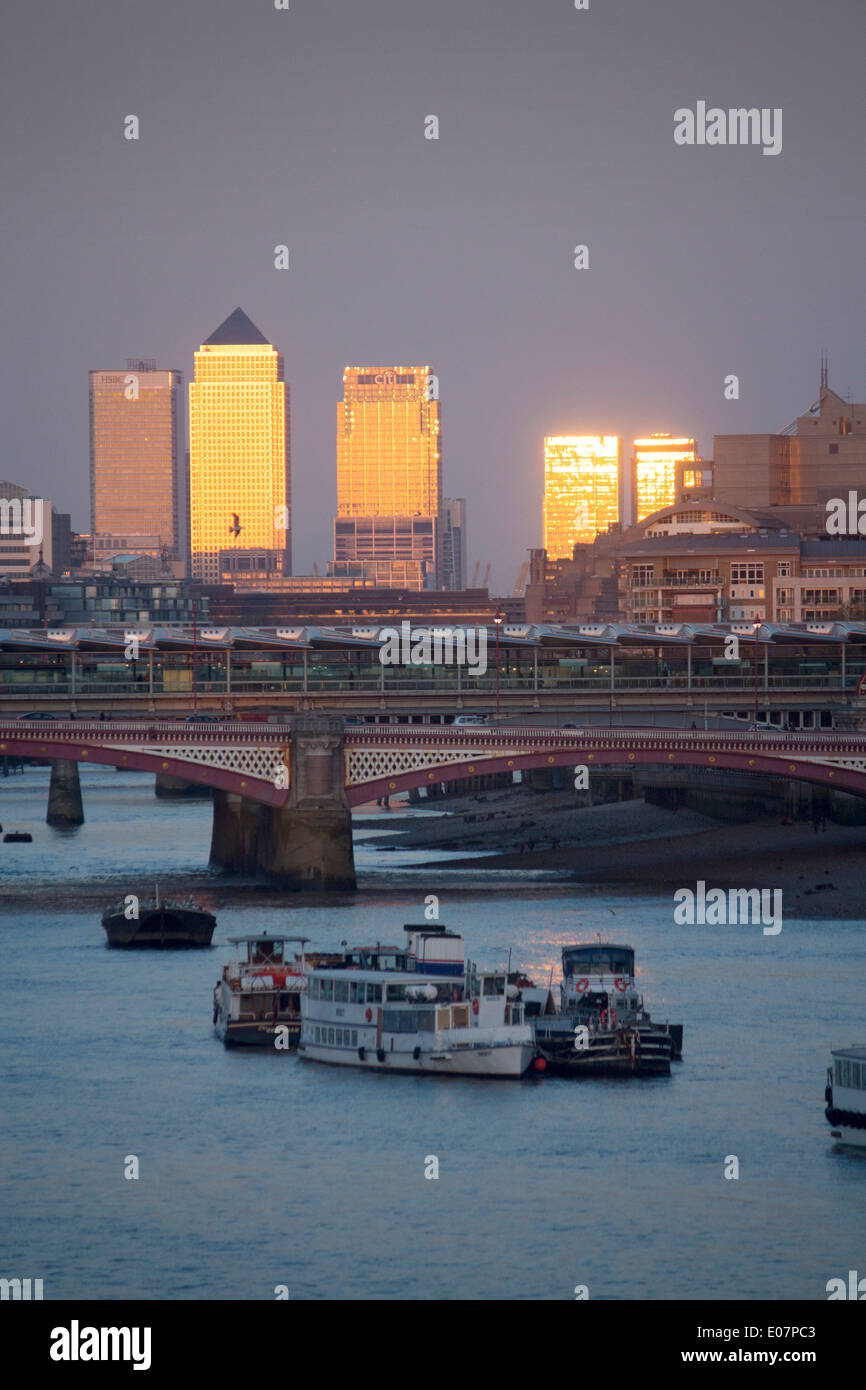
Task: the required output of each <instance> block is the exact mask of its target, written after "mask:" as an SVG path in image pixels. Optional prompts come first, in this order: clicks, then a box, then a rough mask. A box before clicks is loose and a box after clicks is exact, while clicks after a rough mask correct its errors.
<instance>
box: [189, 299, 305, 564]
mask: <svg viewBox="0 0 866 1390" xmlns="http://www.w3.org/2000/svg"><path fill="white" fill-rule="evenodd" d="M189 435H190V454H189V498H190V553H191V566H192V575H193V578H195V579H198V580H201V581H203V582H206V583H217V582H219V580H220V578H221V577H222V576H224V575H225V576H230V577H231V579H232V580H233V581H234V582H235V583H244V582H255V580H256V578H257V577H266V576H268V575H273V574H290V573H291V469H290V437H289V388H288V385H287V384H286V381H285V374H284V367H283V358H282V354H281V353H279V352H278V351H277V349H276V348H275V347H274V346H273V344H271V343H269V342H268V341H267V339H266V338H265V337H264V336H263V335H262V333H261V332H260V331H259V329H258V328H256V326H255V325H254V324H253V323H251V322H250V320H249V319H248V318H247V315H246V314H245V313H244V312H243V310H242V309H235V311H234V313H232V314H230V315H229V317H228V318H227V319H226V320H225V321H224V322H223V323H221V324H220V326H219V328H217V329H216V331H215V332H214V333H212V334H211V336H210V337H209V338H207V339H206V340H205V341H204V342H203V343H202V345H201V347H200V348H199V350H198V352H197V353H196V354H195V379H194V381H192V382H191V383H190V388H189Z"/></svg>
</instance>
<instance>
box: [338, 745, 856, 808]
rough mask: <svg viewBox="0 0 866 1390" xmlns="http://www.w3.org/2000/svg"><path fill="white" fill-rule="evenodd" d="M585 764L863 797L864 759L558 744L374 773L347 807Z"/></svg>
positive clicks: (355, 788)
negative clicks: (748, 777)
mask: <svg viewBox="0 0 866 1390" xmlns="http://www.w3.org/2000/svg"><path fill="white" fill-rule="evenodd" d="M578 766H584V767H588V768H589V770H590V771H592V770H593V769H594V768H598V767H611V766H615V767H667V768H683V767H691V768H698V769H701V770H702V771H707V770H709V769H731V770H733V771H737V772H746V773H752V774H754V775H763V776H765V777H766V776H770V777H780V778H784V779H785V780H788V781H799V782H809V783H812V784H813V785H816V786H822V787H826V788H827V789H828V790H836V791H845V792H849V793H851V794H852V795H854V796H860V797H864V798H866V760H864V769H863V770H862V771H861V770H860V769H859V768H854V767H844V766H841V765H838V764H837V765H835V766H833V765H832V764H827V763H821V762H814V761H808V760H806V759H805V758H803V757H802V756H801V757H799V758H798V757H797V756H796V755H791V756H788V757H784V756H782V755H781V754H780V753H775V754H769V753H760V752H758V751H748V750H733V749H730V750H725V749H722V748H714V749H712V750H711V751H706V750H698V749H694V750H692V749H683V750H677V751H676V752H671V751H670V750H669V749H664V748H656V749H653V748H641V747H640V746H634V747H632V748H630V749H624V748H622V747H617V748H604V747H598V746H594V747H592V748H580V747H575V748H570V749H564V748H558V749H551V750H549V751H544V752H542V751H534V752H532V753H517V752H514V753H509V754H508V755H502V754H498V755H495V756H491V757H475V758H471V759H467V760H466V761H465V762H459V763H458V762H449V763H444V764H442V765H441V766H438V767H432V768H431V767H427V768H413V769H411V770H409V771H405V772H399V773H395V774H394V775H393V776H391V777H379V778H376V779H375V780H372V781H369V782H361V783H356V784H354V785H347V787H346V795H347V798H348V802H349V805H350V806H360V805H363V804H364V803H365V802H368V801H375V800H376V799H377V798H378V797H382V796H394V795H396V794H397V793H398V792H402V791H410V790H412V789H413V788H416V787H428V786H436V785H437V784H439V783H441V782H454V781H460V780H463V779H466V778H471V777H485V776H488V775H489V774H491V773H496V772H521V771H528V770H530V769H532V768H555V767H570V768H574V767H578Z"/></svg>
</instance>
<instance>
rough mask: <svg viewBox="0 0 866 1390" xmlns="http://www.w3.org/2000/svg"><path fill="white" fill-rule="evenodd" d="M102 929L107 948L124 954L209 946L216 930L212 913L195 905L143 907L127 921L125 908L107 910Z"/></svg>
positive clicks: (104, 914) (176, 904)
mask: <svg viewBox="0 0 866 1390" xmlns="http://www.w3.org/2000/svg"><path fill="white" fill-rule="evenodd" d="M102 925H103V927H104V928H105V932H106V935H107V937H108V945H109V946H117V947H122V948H125V949H127V950H139V949H152V950H190V949H194V948H196V947H202V946H210V944H211V937H212V936H213V934H214V927H215V926H216V917H214V915H213V913H212V912H208V911H207V910H206V909H205V908H203V907H199V906H198V905H197V904H195V903H193V904H185V905H181V904H178V903H159V904H152V905H145V904H142V905H141V906H140V907H139V909H138V916H137V917H132V918H129V917H127V916H126V913H125V911H124V907H123V906H122V905H121V906H119V907H110V908H106V910H105V912H103V914H102Z"/></svg>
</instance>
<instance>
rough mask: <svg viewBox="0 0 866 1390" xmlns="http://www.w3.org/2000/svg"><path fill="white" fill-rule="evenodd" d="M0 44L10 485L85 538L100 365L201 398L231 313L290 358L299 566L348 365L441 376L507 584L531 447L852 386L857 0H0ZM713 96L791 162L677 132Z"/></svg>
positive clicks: (862, 208)
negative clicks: (282, 253) (584, 257)
mask: <svg viewBox="0 0 866 1390" xmlns="http://www.w3.org/2000/svg"><path fill="white" fill-rule="evenodd" d="M0 55H2V56H0V128H2V130H3V137H2V144H0V189H2V198H0V260H2V277H0V283H2V330H3V331H2V334H0V340H2V354H3V359H2V369H0V389H2V402H0V408H2V420H3V455H2V461H0V478H4V479H7V480H9V481H13V482H19V483H24V484H25V485H26V486H27V487H28V488H29V489H31V490H32V491H33V492H34V493H35V494H36V495H41V496H45V497H49V498H50V499H51V500H52V502H53V503H54V505H55V506H56V507H58V508H59V509H61V510H68V511H71V512H72V520H73V526H74V527H75V528H76V529H78V530H89V529H90V518H89V455H88V428H89V426H88V395H87V386H88V378H87V373H88V370H89V369H90V368H103V369H105V368H112V367H118V366H123V365H124V363H125V360H126V358H127V357H155V358H156V359H157V361H158V364H159V365H160V366H161V367H176V368H179V369H180V370H182V371H183V373H184V379H185V382H186V381H188V380H189V379H190V377H191V374H192V368H193V353H194V351H195V349H196V348H197V346H198V345H199V344H200V343H201V342H202V341H203V340H204V338H206V337H207V336H208V335H209V334H210V333H211V332H212V331H213V330H214V329H215V328H216V327H217V325H218V324H219V323H221V322H222V320H223V319H224V318H225V317H226V316H227V315H228V314H229V313H230V312H231V311H232V310H233V309H234V308H235V307H236V306H238V305H240V306H241V307H242V308H243V309H244V310H245V311H246V313H247V314H248V315H249V316H250V318H251V319H252V320H253V322H254V323H255V324H257V325H258V327H259V328H260V329H261V331H262V332H263V333H264V335H265V337H266V338H268V339H269V340H270V341H272V342H273V343H274V344H275V345H276V346H277V347H278V348H279V349H280V350H281V351H282V352H283V354H284V357H285V368H286V379H287V380H288V382H289V383H290V388H291V403H292V481H293V504H294V524H293V549H294V568H295V572H296V573H310V572H311V570H312V564H313V561H318V563H319V566H320V569H324V564H325V562H326V561H327V559H329V558H330V557H331V553H332V552H331V527H332V517H333V514H334V509H335V503H336V479H335V429H336V409H335V407H336V402H337V400H338V399H339V396H340V393H341V385H342V372H343V367H344V366H345V365H347V364H357V365H367V364H369V365H388V364H409V365H412V364H417V365H425V364H427V363H429V364H431V366H432V367H433V370H434V371H435V372H436V374H437V376H438V378H439V390H440V399H441V404H442V421H443V461H444V478H445V494H446V496H458V497H465V498H466V499H467V503H468V533H469V562H470V575H471V571H472V568H473V566H474V563H475V561H476V560H478V561H480V562H481V568H482V572H483V569H484V566H485V565H486V564H487V563H488V562H490V563H491V564H492V574H491V588H492V589H493V590H495V591H499V592H511V590H512V589H513V587H514V585H515V583H516V581H517V578H518V573H519V570H520V566H521V564H522V562H523V561H524V559H526V558H527V554H526V552H527V550H528V548H529V547H531V546H537V545H540V544H541V537H542V520H541V502H542V471H543V438H544V436H545V435H546V434H620V435H622V436H624V437H625V438H626V439H627V440H631V439H633V438H634V437H635V436H638V435H644V434H646V433H650V432H654V431H665V430H666V431H670V432H671V433H673V434H675V435H676V434H690V435H693V436H695V437H696V439H697V441H698V445H699V448H700V451H701V453H702V454H703V456H704V457H707V458H709V457H711V456H712V436H713V434H714V433H738V432H743V431H772V430H777V429H780V428H783V427H784V426H786V425H787V424H788V423H789V422H790V421H791V420H793V418H794V417H795V416H796V415H797V414H800V413H802V412H803V411H805V410H807V409H808V407H809V406H810V405H811V404H812V402H813V401H814V400H815V399H816V397H817V394H818V380H819V358H820V354H821V352H822V350H823V351H826V352H827V354H828V356H829V364H830V374H829V380H830V385H831V386H832V387H834V389H835V390H837V391H839V392H840V393H841V394H842V395H846V394H847V393H848V392H849V391H850V392H853V395H854V398H855V399H857V400H861V401H862V400H863V399H864V398H866V380H864V377H866V371H864V333H866V316H864V312H863V311H864V303H863V284H864V277H863V231H864V226H866V218H864V212H866V181H864V168H863V136H864V124H866V122H864V116H866V82H864V57H866V6H864V4H863V0H820V3H819V0H727V2H726V3H722V2H721V0H713V3H710V0H657V3H655V2H654V0H589V8H588V9H586V10H577V9H575V6H574V3H573V0H435V3H434V0H290V8H289V9H288V10H277V9H276V8H275V5H274V3H273V0H76V3H74V4H69V3H68V0H40V3H38V4H34V3H33V0H6V2H5V4H4V7H3V17H2V20H0ZM698 102H706V104H707V106H708V107H714V106H715V107H720V108H722V109H723V110H727V109H729V108H733V107H758V108H769V109H775V108H781V109H782V112H783V118H782V149H781V152H780V153H779V154H777V155H765V154H763V153H762V149H761V147H760V146H754V145H749V146H738V145H721V146H719V145H717V146H712V147H711V146H708V145H703V146H700V145H697V144H696V145H691V146H687V145H678V144H676V143H675V141H674V130H675V119H674V113H675V111H676V110H678V109H681V108H687V107H688V108H691V109H693V110H694V109H696V107H697V103H698ZM130 114H134V115H137V116H138V118H139V122H140V138H139V139H138V140H137V141H130V140H126V139H124V122H125V118H126V116H128V115H130ZM430 115H435V116H436V117H437V118H438V122H439V138H438V139H437V140H430V139H426V138H425V124H429V123H427V122H426V118H427V117H428V116H430ZM281 244H285V245H288V247H289V252H290V267H289V269H288V270H277V269H275V267H274V248H275V247H276V246H277V245H281ZM578 245H585V246H587V247H588V260H589V264H588V267H587V268H585V269H580V270H578V269H575V265H574V261H575V247H576V246H578ZM732 373H733V374H736V375H737V376H738V378H739V391H740V395H739V399H738V400H728V399H725V394H724V382H725V377H726V376H728V375H729V374H732ZM185 418H186V412H185Z"/></svg>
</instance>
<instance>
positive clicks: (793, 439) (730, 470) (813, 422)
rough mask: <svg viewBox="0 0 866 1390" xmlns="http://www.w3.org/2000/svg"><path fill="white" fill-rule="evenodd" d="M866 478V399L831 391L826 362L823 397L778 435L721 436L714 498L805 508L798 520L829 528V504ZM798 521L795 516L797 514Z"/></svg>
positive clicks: (716, 441) (715, 446)
mask: <svg viewBox="0 0 866 1390" xmlns="http://www.w3.org/2000/svg"><path fill="white" fill-rule="evenodd" d="M864 481H866V403H864V404H860V405H857V404H855V403H854V402H852V401H846V400H844V399H843V398H842V396H839V395H837V393H836V392H835V391H831V390H830V387H829V385H828V383H827V365H826V362H825V363H822V367H821V384H820V388H819V394H818V400H817V401H816V402H815V404H814V405H812V406H811V407H810V409H809V410H807V411H806V412H805V414H803V415H799V416H798V417H797V419H796V420H795V421H794V422H793V423H792V424H791V425H789V426H787V428H786V429H784V430H780V431H778V432H777V433H775V434H717V435H715V437H714V441H713V496H714V497H715V498H717V499H718V500H719V501H722V502H738V503H739V504H740V505H741V506H744V507H768V506H769V507H796V508H801V509H803V512H802V515H801V516H800V517H798V518H797V520H798V522H799V524H801V525H805V526H808V527H809V528H810V529H811V528H812V527H815V528H817V529H818V530H820V531H822V532H823V531H824V529H825V528H824V522H825V519H826V503H827V501H828V499H830V498H833V497H845V496H846V495H847V490H848V489H849V488H854V489H855V490H856V489H857V488H859V489H860V491H861V494H862V492H863V489H864ZM792 519H793V517H792Z"/></svg>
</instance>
